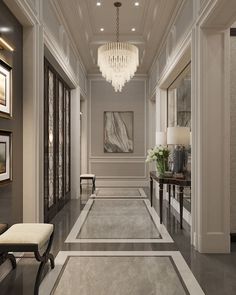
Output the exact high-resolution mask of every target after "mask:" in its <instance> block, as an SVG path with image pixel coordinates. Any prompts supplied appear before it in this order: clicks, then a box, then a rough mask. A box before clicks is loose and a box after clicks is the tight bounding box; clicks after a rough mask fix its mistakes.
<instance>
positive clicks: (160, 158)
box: [146, 146, 170, 175]
mask: <svg viewBox="0 0 236 295" xmlns="http://www.w3.org/2000/svg"><path fill="white" fill-rule="evenodd" d="M169 155H170V151H169V150H168V148H167V147H165V146H155V147H154V148H152V149H150V150H148V154H147V159H146V162H152V161H155V162H156V167H157V171H158V173H159V175H164V174H165V171H166V170H168V158H169Z"/></svg>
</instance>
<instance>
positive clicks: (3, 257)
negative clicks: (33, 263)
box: [0, 252, 16, 269]
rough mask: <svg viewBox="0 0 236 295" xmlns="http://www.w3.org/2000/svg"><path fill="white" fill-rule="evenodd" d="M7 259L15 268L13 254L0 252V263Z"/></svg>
mask: <svg viewBox="0 0 236 295" xmlns="http://www.w3.org/2000/svg"><path fill="white" fill-rule="evenodd" d="M7 259H9V260H10V262H11V265H12V268H13V269H14V268H16V258H15V256H14V255H13V254H10V253H7V252H5V253H0V265H1V264H2V263H4V262H5V261H6V260H7Z"/></svg>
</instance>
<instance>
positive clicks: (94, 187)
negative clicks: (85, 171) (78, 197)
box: [92, 178, 96, 194]
mask: <svg viewBox="0 0 236 295" xmlns="http://www.w3.org/2000/svg"><path fill="white" fill-rule="evenodd" d="M95 181H96V179H95V178H93V189H92V194H93V193H94V192H95V189H96V186H95Z"/></svg>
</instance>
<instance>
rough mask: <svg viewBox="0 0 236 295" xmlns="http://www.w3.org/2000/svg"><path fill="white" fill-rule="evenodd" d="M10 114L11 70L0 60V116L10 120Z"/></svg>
mask: <svg viewBox="0 0 236 295" xmlns="http://www.w3.org/2000/svg"><path fill="white" fill-rule="evenodd" d="M11 112H12V68H11V67H10V66H9V65H8V64H6V63H5V62H4V61H2V60H0V116H1V117H4V118H11V115H12V114H11Z"/></svg>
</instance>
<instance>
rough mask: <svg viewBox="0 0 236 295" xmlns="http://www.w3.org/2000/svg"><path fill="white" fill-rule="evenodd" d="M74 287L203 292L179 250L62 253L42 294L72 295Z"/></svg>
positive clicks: (126, 292)
mask: <svg viewBox="0 0 236 295" xmlns="http://www.w3.org/2000/svg"><path fill="white" fill-rule="evenodd" d="M51 290H52V292H51V293H49V292H50V291H51ZM75 290H76V294H89V295H105V294H112V295H144V294H145V295H152V294H161V295H185V294H191V295H203V294H204V293H203V291H202V289H201V287H200V286H199V284H198V283H197V281H196V279H195V278H194V276H193V274H192V273H191V271H190V269H189V268H188V266H187V264H186V262H185V261H184V259H183V257H182V255H181V254H180V252H178V251H153V252H149V251H143V252H126V251H123V252H119V251H118V252H109V251H106V252H104V251H101V252H96V251H95V252H86V251H83V252H79V251H74V252H73V251H71V252H67V251H66V252H63V251H62V252H59V254H58V256H57V258H56V268H55V270H53V271H51V272H50V273H49V274H48V276H47V277H46V278H45V280H44V281H43V283H42V285H41V288H40V294H44V295H46V294H55V295H60V294H63V295H64V294H67V295H70V294H71V295H72V294H75ZM43 292H46V293H43Z"/></svg>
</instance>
